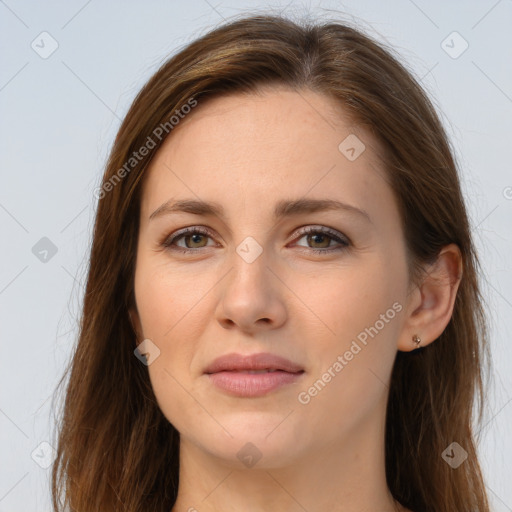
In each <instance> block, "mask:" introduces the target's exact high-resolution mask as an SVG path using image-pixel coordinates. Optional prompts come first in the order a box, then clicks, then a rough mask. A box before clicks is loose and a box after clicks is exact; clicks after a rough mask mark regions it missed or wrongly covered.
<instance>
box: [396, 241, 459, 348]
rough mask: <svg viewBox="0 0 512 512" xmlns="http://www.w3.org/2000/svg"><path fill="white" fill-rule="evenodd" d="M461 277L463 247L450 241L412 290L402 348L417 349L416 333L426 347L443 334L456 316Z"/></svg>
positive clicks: (400, 341) (400, 339)
mask: <svg viewBox="0 0 512 512" xmlns="http://www.w3.org/2000/svg"><path fill="white" fill-rule="evenodd" d="M461 278H462V256H461V252H460V249H459V247H458V246H457V245H456V244H449V245H447V246H445V247H443V249H442V250H441V251H440V253H439V256H438V257H437V260H436V261H435V262H434V263H433V264H432V265H429V267H428V268H426V276H425V277H424V278H423V281H422V283H421V285H420V286H419V287H418V286H417V287H415V288H414V289H413V291H412V292H411V293H410V296H409V301H408V305H407V308H406V315H405V319H404V324H403V328H402V332H401V334H400V337H399V340H398V346H397V348H398V350H402V351H404V352H409V351H411V350H414V349H416V348H417V345H416V344H415V343H414V342H413V341H412V337H413V336H414V335H417V336H419V337H420V339H421V343H420V347H425V346H426V345H429V344H430V343H432V342H433V341H435V340H436V339H437V338H438V337H439V336H440V335H441V334H442V332H443V331H444V329H445V328H446V326H447V325H448V322H449V321H450V318H451V317H452V313H453V305H454V303H455V297H456V295H457V290H458V288H459V284H460V281H461Z"/></svg>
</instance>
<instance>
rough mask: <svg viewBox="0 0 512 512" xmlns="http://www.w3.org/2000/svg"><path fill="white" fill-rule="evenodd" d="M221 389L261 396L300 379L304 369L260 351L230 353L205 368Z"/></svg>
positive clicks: (239, 394)
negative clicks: (247, 354) (245, 354)
mask: <svg viewBox="0 0 512 512" xmlns="http://www.w3.org/2000/svg"><path fill="white" fill-rule="evenodd" d="M204 373H205V375H207V377H208V378H209V380H210V381H211V382H212V383H213V384H214V385H215V386H216V387H217V388H219V389H220V390H222V391H224V392H226V393H227V394H229V395H233V396H238V397H247V398H249V397H259V396H263V395H266V394H268V393H270V392H272V391H275V390H277V389H279V388H281V387H283V386H285V385H287V384H292V383H295V382H297V381H298V380H299V379H300V378H301V376H302V375H303V374H304V373H305V370H304V368H302V367H301V366H300V365H299V364H297V363H294V362H292V361H290V360H288V359H286V358H283V357H280V356H277V355H274V354H269V353H259V354H252V355H249V356H243V355H241V354H227V355H225V356H222V357H220V358H217V359H215V361H213V363H211V364H210V365H209V366H208V367H207V368H206V369H205V371H204Z"/></svg>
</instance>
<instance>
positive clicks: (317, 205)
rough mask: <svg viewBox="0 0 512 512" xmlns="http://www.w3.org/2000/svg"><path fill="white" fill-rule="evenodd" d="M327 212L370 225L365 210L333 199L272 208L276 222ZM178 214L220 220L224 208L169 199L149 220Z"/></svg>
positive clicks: (288, 202)
mask: <svg viewBox="0 0 512 512" xmlns="http://www.w3.org/2000/svg"><path fill="white" fill-rule="evenodd" d="M329 210H336V211H345V212H349V213H356V214H358V215H360V216H362V217H364V218H365V219H366V220H367V221H369V222H370V223H372V220H371V218H370V216H369V215H368V213H367V212H366V211H365V210H363V209H360V208H357V207H355V206H352V205H350V204H346V203H343V202H341V201H337V200H335V199H296V200H282V201H279V202H278V203H277V204H276V206H275V208H274V220H275V221H276V220H278V219H280V218H282V217H291V216H294V215H300V214H304V213H315V212H321V211H329ZM179 212H183V213H192V214H194V215H204V216H216V217H220V218H224V217H225V211H224V208H223V207H222V206H221V205H220V204H218V203H215V202H208V201H202V200H196V199H182V200H179V201H174V202H173V201H172V199H170V200H169V201H167V202H165V203H164V204H162V205H161V206H159V207H158V208H157V209H156V210H155V211H154V212H153V213H152V214H151V215H150V216H149V220H152V219H155V218H157V217H160V216H162V215H169V214H172V213H179Z"/></svg>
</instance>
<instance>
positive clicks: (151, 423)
mask: <svg viewBox="0 0 512 512" xmlns="http://www.w3.org/2000/svg"><path fill="white" fill-rule="evenodd" d="M273 85H280V86H287V87H290V88H292V89H294V90H296V91H298V92H300V91H301V90H305V89H309V90H312V91H315V92H318V93H321V94H325V95H328V96H329V97H331V98H334V99H336V100H337V101H338V102H339V104H340V106H341V107H342V108H343V109H344V111H345V112H346V114H347V115H348V116H349V119H350V120H351V121H352V122H353V123H355V124H358V125H361V126H364V127H366V128H368V129H369V130H371V131H372V133H373V134H374V135H375V136H376V137H377V139H378V140H379V141H380V142H381V143H382V144H383V147H384V148H385V154H384V155H381V157H382V161H383V165H384V169H385V170H386V173H387V176H388V179H389V183H390V185H391V187H392V189H393V190H394V193H395V197H396V201H397V203H398V205H399V209H400V213H401V221H402V226H403V230H404V233H405V237H406V242H407V250H408V258H409V261H410V262H411V280H412V282H417V280H419V279H420V277H421V268H422V265H423V264H425V263H430V262H432V261H434V260H435V259H436V256H437V255H438V253H439V251H440V249H441V248H442V247H443V246H445V245H447V244H450V243H455V244H457V245H458V246H459V248H460V250H461V253H462V259H463V277H462V281H461V284H460V287H459V290H458V293H457V297H456V301H455V305H454V311H453V315H452V318H451V320H450V322H449V324H448V326H447V327H446V329H445V331H444V332H443V333H442V335H441V336H440V337H439V338H438V339H437V340H436V341H435V342H434V343H431V344H430V345H428V346H427V347H424V348H420V349H419V350H417V351H414V352H412V353H409V352H407V353H405V352H399V353H398V355H397V358H396V361H395V365H394V368H393V373H392V377H391V383H390V394H389V402H388V409H387V418H386V434H385V453H386V475H387V481H388V486H389V488H390V490H391V492H392V494H393V496H394V497H395V498H396V499H397V500H398V501H399V502H401V503H402V504H403V505H404V506H406V507H408V508H410V509H412V510H413V511H414V512H426V511H432V512H434V511H435V512H454V511H461V512H462V511H464V512H467V511H468V510H471V511H472V512H488V511H489V505H488V501H487V497H486V492H485V486H484V483H483V478H482V474H481V470H480V466H479V463H478V459H477V452H476V443H475V438H476V436H475V434H474V430H473V429H474V425H473V424H472V421H473V420H474V418H473V415H474V407H475V406H478V410H479V415H478V416H477V421H478V422H481V421H482V411H483V405H484V389H485V387H484V385H483V376H484V368H485V364H484V363H485V362H487V360H488V343H487V328H486V319H485V315H484V309H483V306H482V304H483V299H482V296H481V293H480V290H479V283H478V274H479V273H480V268H479V263H478V259H477V255H476V252H475V248H474V245H473V241H472V237H471V230H470V226H469V222H468V216H467V212H466V208H465V204H464V200H463V197H462V193H461V187H460V183H459V178H458V175H457V167H456V163H455V161H454V158H453V155H452V149H451V147H450V143H449V141H448V138H447V136H446V133H445V131H444V129H443V126H442V124H441V122H440V120H439V118H438V115H437V113H436V111H435V108H434V107H433V105H432V103H431V101H430V100H429V98H428V97H427V95H426V93H425V92H424V91H423V89H422V88H421V87H420V86H419V84H418V83H417V81H416V80H415V79H414V77H413V76H412V74H411V73H410V72H409V71H408V70H407V69H406V68H405V67H404V65H402V64H401V63H400V62H399V59H398V58H397V57H395V56H394V55H393V50H391V49H389V48H386V47H384V45H382V44H380V43H377V42H375V41H374V40H373V39H372V38H370V37H368V36H366V35H365V34H363V33H362V32H361V31H360V30H358V29H355V28H352V27H350V26H347V25H345V24H342V23H339V22H337V21H327V22H323V23H321V24H320V23H316V24H315V23H312V22H310V21H304V22H295V21H292V20H290V19H287V18H284V17H282V16H275V15H261V14H257V15H252V16H245V17H242V18H241V19H235V20H231V21H229V22H226V23H225V24H224V25H222V26H220V27H218V28H216V29H215V30H212V31H211V32H209V33H207V34H206V35H204V36H202V37H201V38H199V39H198V40H196V41H194V42H192V43H191V44H189V45H188V46H186V47H185V48H184V49H182V50H181V51H180V52H179V53H178V54H176V55H175V56H173V57H172V58H170V59H169V60H168V61H167V62H166V63H164V64H163V65H162V66H161V68H160V69H159V70H158V71H157V72H156V73H155V74H154V75H153V76H152V77H151V79H150V80H149V81H148V83H147V84H146V85H145V86H144V87H143V89H142V90H141V91H140V92H139V94H138V95H137V97H136V98H135V100H134V101H133V104H132V105H131V108H130V110H129V111H128V113H127V115H126V117H125V119H124V121H123V123H122V125H121V127H120V129H119V132H118V135H117V138H116V140H115V143H114V145H113V148H112V150H111V154H110V157H109V160H108V163H107V166H106V170H105V173H104V176H103V182H102V188H101V190H100V192H99V194H98V197H99V202H98V207H97V214H96V219H95V226H94V234H93V242H92V249H91V254H90V261H89V268H88V276H87V283H86V290H85V295H84V301H83V313H82V316H81V322H80V332H79V337H78V343H77V346H76V350H75V351H74V354H73V358H72V360H71V362H70V365H69V368H68V369H67V372H66V374H65V375H64V376H63V378H62V379H61V384H62V383H63V381H64V377H66V376H69V382H68V383H67V386H66V394H65V401H64V404H63V409H62V415H61V417H60V418H59V425H58V427H59V432H58V440H57V441H56V444H57V458H56V461H55V463H54V466H53V470H52V498H53V506H54V510H55V511H56V512H60V511H63V510H67V509H66V508H65V507H70V510H73V511H77V512H86V511H87V512H90V511H102V512H103V511H115V510H124V511H129V512H136V511H137V512H139V511H140V512H142V511H147V510H151V511H153V512H158V511H161V512H164V511H165V512H168V511H169V510H170V509H171V508H172V506H173V504H174V503H175V501H176V497H177V489H178V477H179V433H178V432H177V430H176V429H175V428H174V427H173V425H172V424H170V423H169V421H168V420H167V419H166V418H165V417H164V415H163V413H162V412H161V411H160V409H159V407H158V404H157V402H156V399H155V396H154V394H153V390H152V387H151V384H150V381H149V377H148V371H147V367H146V366H144V365H143V364H141V363H140V361H139V360H138V359H137V358H136V357H134V348H135V346H136V341H135V335H134V332H133V330H132V326H131V323H130V319H129V315H128V310H129V308H130V307H131V306H132V305H133V304H134V270H135V255H136V247H137V237H138V228H139V208H140V196H141V183H142V178H143V176H144V172H145V170H146V168H147V166H148V163H149V162H150V161H151V158H152V157H153V156H154V154H155V152H156V151H157V150H158V148H159V147H160V145H161V144H162V141H163V140H164V139H165V137H166V136H167V135H168V134H170V133H171V132H172V127H173V126H172V125H173V123H174V122H176V121H170V120H171V118H173V116H174V119H177V120H178V122H179V119H181V117H182V116H183V115H184V112H185V113H186V112H187V110H186V109H185V106H186V105H189V107H188V110H191V107H190V105H192V104H193V102H194V101H195V102H199V103H200V102H201V101H204V100H205V99H206V98H209V97H213V96H220V95H223V94H225V93H229V92H256V91H257V90H258V88H259V87H262V86H273ZM191 115H193V113H192V114H191ZM159 127H160V128H159ZM158 128H159V130H158ZM157 134H158V135H157ZM150 140H151V142H150ZM144 146H145V147H151V149H150V150H149V151H148V152H146V153H147V154H146V155H145V156H142V152H141V151H139V150H140V148H142V147H144ZM135 154H136V155H137V156H136V157H135V156H134V155H135ZM122 169H124V171H121V170H122ZM475 399H476V400H475ZM452 442H457V443H458V444H459V445H460V446H461V447H462V448H463V449H464V450H465V451H466V452H467V454H468V458H467V460H466V461H465V462H464V463H462V464H461V465H460V466H459V467H458V468H456V469H455V468H452V467H451V466H450V465H449V464H447V463H446V462H445V460H443V457H442V453H443V451H444V450H445V449H446V448H447V447H448V446H449V445H450V444H451V443H452Z"/></svg>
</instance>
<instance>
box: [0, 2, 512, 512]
mask: <svg viewBox="0 0 512 512" xmlns="http://www.w3.org/2000/svg"><path fill="white" fill-rule="evenodd" d="M267 7H271V8H272V9H273V11H274V12H275V11H277V10H279V9H280V8H285V7H286V9H285V10H286V11H288V12H292V11H293V12H295V13H296V14H299V15H300V14H301V13H303V12H309V13H312V14H317V13H318V14H323V15H329V11H330V10H334V12H332V13H331V14H332V15H333V16H337V17H338V18H339V19H344V20H348V21H349V22H351V23H353V22H355V23H357V24H358V25H359V26H360V27H362V28H363V29H364V30H366V31H367V32H368V33H369V34H370V35H373V36H375V37H376V38H377V39H379V40H382V41H386V42H388V43H389V44H391V45H392V46H393V47H394V48H395V49H396V50H397V51H398V52H399V53H400V54H401V55H402V56H403V60H404V61H405V62H406V63H407V64H408V66H409V67H410V68H411V69H413V71H414V72H415V74H416V75H417V76H418V77H419V78H421V80H422V84H423V85H424V87H425V88H426V89H427V90H428V92H429V93H430V95H431V96H432V97H433V98H434V101H435V103H436V105H437V106H438V108H439V109H440V110H441V112H442V117H443V120H444V122H445V124H446V126H447V129H448V132H449V134H450V136H451V140H452V142H453V145H454V147H455V150H456V152H457V157H458V159H459V163H460V167H461V170H462V180H463V185H464V191H465V194H466V197H467V201H468V205H469V208H470V213H471V219H472V225H473V232H474V235H475V238H476V242H477V244H478V249H479V251H480V254H481V258H482V261H483V264H484V268H485V273H486V275H485V283H484V292H485V295H486V298H487V301H488V305H489V309H490V317H491V318H490V320H491V327H492V331H491V334H492V352H493V360H494V371H493V381H492V383H493V385H492V387H491V389H490V396H489V399H488V404H489V411H488V413H487V416H486V426H485V428H484V429H483V431H482V441H481V444H480V455H481V461H482V464H483V468H484V471H485V475H486V482H487V487H488V490H489V494H490V497H491V500H492V503H493V510H494V511H496V512H504V511H512V486H511V485H510V484H511V474H512V462H511V458H512V436H510V432H511V428H510V425H511V424H512V404H511V401H512V372H511V369H512V350H511V349H510V343H511V342H510V339H511V336H510V335H511V331H512V328H511V327H512V320H511V319H512V272H511V256H510V254H511V253H512V236H511V222H510V219H511V214H512V175H511V172H510V146H511V143H512V138H511V135H512V1H511V0H500V1H495V0H490V1H488V0H485V1H483V0H482V1H478V2H477V1H471V2H470V1H454V2H451V3H448V2H446V1H439V0H438V1H435V2H432V1H430V2H427V1H426V0H415V1H413V0H394V1H386V2H381V1H378V0H365V1H360V0H359V1H350V2H340V1H337V2H296V3H293V2H292V3H290V4H288V2H269V3H264V2H257V1H253V2H251V1H247V0H244V1H237V2H236V3H235V2H234V1H233V0H231V1H222V0H217V1H215V3H213V0H212V1H206V0H190V1H187V2H171V1H167V2H163V1H153V2H139V3H137V2H133V1H130V2H119V1H110V2H100V1H99V0H90V1H83V0H79V1H66V2H64V1H61V2H55V1H52V2H44V3H42V2H41V3H39V2H35V1H34V2H28V1H21V2H16V1H15V0H6V1H1V0H0V41H1V44H0V48H1V66H0V108H1V110H0V112H1V117H0V129H1V137H0V144H1V150H0V158H1V166H0V172H1V188H0V223H1V224H0V225H1V233H2V250H1V252H0V329H1V331H0V332H1V342H2V355H3V357H2V371H1V372H0V390H1V395H0V441H1V452H2V464H1V466H0V512H15V511H23V512H26V511H29V510H34V511H49V510H50V499H49V492H48V485H49V475H50V469H44V468H41V467H40V465H38V463H36V461H37V462H39V463H40V464H44V462H47V461H49V460H50V461H51V449H49V447H48V446H47V445H44V444H43V445H42V447H39V445H40V443H42V442H50V443H51V439H52V431H53V416H52V414H51V409H52V399H51V397H52V394H53V391H54V388H55V385H56V383H57V381H58V379H59V378H60V376H61V374H62V372H63V370H64V365H65V364H66V362H67V360H68V358H69V356H70V354H71V350H72V348H73V344H74V341H75V336H76V332H77V328H76V323H77V318H78V314H79V311H80V304H81V294H82V292H83V286H84V277H85V271H86V261H87V253H88V249H89V244H90V238H91V230H92V221H93V214H94V208H95V204H96V199H95V198H94V197H93V194H92V192H93V190H94V188H95V187H96V186H98V184H99V183H100V178H101V175H102V172H103V168H104V165H105V162H106V158H107V154H108V151H109V149H110V147H111V144H112V141H113V137H114V135H115V133H116V130H117V129H118V127H119V124H120V120H121V119H122V117H123V115H124V114H125V113H126V111H127V109H128V107H129V105H130V102H131V101H132V99H133V98H134V96H135V94H136V93H137V91H138V90H139V88H140V87H141V86H142V85H143V83H144V82H145V81H146V80H147V79H148V78H149V77H150V75H151V74H152V73H153V72H154V71H155V70H156V69H157V67H158V65H159V64H160V63H161V62H163V60H164V59H165V58H166V57H168V56H169V55H170V54H172V53H174V52H176V51H177V50H178V49H179V48H181V47H182V46H183V45H184V44H186V43H188V42H190V41H191V40H193V39H195V38H196V37H198V36H200V35H202V34H203V33H204V32H206V31H207V30H208V29H210V28H212V27H214V26H216V25H218V24H219V23H221V22H222V21H223V18H229V17H230V16H232V15H233V14H236V13H240V12H245V11H248V10H251V11H254V10H255V9H257V10H259V11H261V10H265V9H266V8H267ZM44 31H46V32H48V33H49V34H50V35H51V37H52V38H53V39H54V40H55V41H56V44H58V48H57V49H56V51H55V52H54V53H53V54H52V55H50V56H48V57H47V58H42V57H41V56H40V54H41V53H43V54H44V52H48V51H49V50H50V49H51V44H52V40H51V39H50V38H49V36H47V35H43V36H40V34H41V33H42V32H44ZM453 31H457V32H458V33H459V34H460V36H462V38H463V39H464V40H465V41H467V43H468V44H469V47H468V48H467V50H466V51H465V52H464V53H462V54H461V55H460V56H458V57H457V58H452V57H453V55H454V54H456V53H458V52H459V51H460V50H461V49H462V48H463V46H462V45H463V44H464V42H463V41H462V40H461V39H457V38H458V36H450V38H449V39H447V40H446V38H447V37H448V36H449V35H450V34H451V33H452V32H453ZM41 39H43V41H42V42H41ZM445 40H446V42H445V43H444V48H443V46H442V44H443V43H442V42H443V41H445ZM452 40H453V42H451V41H452ZM33 41H34V43H33ZM32 43H33V44H34V46H36V45H39V46H38V47H37V46H36V48H38V51H39V53H37V52H36V51H35V50H34V49H33V48H32V47H31V44H32ZM53 44H55V43H53ZM43 45H44V48H43ZM446 45H449V46H452V47H453V48H452V49H451V50H450V49H448V48H447V47H446ZM445 49H446V50H448V51H450V52H451V53H452V56H450V55H449V54H448V53H447V52H446V51H445ZM43 56H46V55H43ZM42 237H48V238H49V239H50V240H51V241H52V243H53V244H55V246H56V248H57V252H56V254H55V255H53V256H51V253H49V254H48V256H47V261H46V262H43V261H41V260H40V259H39V258H38V257H36V255H35V254H34V253H33V251H32V248H33V247H34V246H35V244H36V243H37V242H38V241H39V240H40V239H41V238H42ZM36 252H37V251H36ZM43 255H44V253H43V254H40V255H39V256H40V257H43ZM507 434H508V435H507ZM38 447H39V448H38ZM34 450H35V452H34ZM31 454H33V457H32V456H31Z"/></svg>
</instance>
